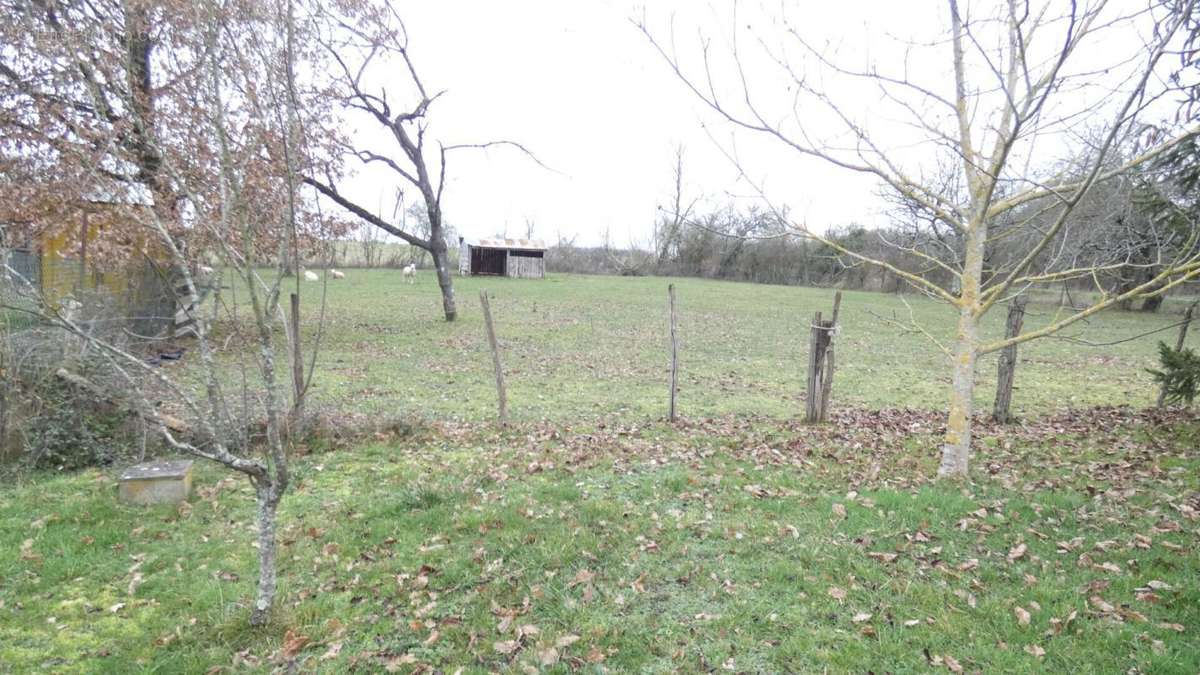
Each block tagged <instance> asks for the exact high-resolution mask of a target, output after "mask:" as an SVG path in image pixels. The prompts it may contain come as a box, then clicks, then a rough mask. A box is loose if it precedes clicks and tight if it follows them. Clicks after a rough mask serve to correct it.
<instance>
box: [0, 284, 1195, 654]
mask: <svg viewBox="0 0 1200 675" xmlns="http://www.w3.org/2000/svg"><path fill="white" fill-rule="evenodd" d="M348 277H349V278H348V279H346V280H345V281H343V282H337V283H332V284H331V285H330V289H331V296H330V298H329V303H328V307H327V319H328V326H329V331H328V332H327V334H326V335H325V336H324V338H323V339H324V343H323V344H324V347H323V350H322V355H321V362H320V363H321V365H320V366H319V368H320V370H319V371H318V373H317V377H316V385H317V389H316V394H315V403H314V405H317V406H320V407H321V408H322V409H323V410H324V411H325V414H328V415H332V416H335V417H336V416H339V415H341V416H344V417H348V418H350V419H351V420H362V419H363V418H365V417H374V418H375V419H376V420H385V419H386V420H391V419H408V420H413V421H414V422H413V425H414V426H412V427H411V428H409V427H400V428H402V429H407V431H405V432H404V433H405V435H403V436H401V437H396V436H388V435H386V434H381V435H379V436H377V437H372V438H373V440H372V441H371V442H370V444H368V445H366V446H364V447H344V448H342V449H339V450H336V451H332V450H328V449H326V448H325V447H324V446H325V445H327V444H326V443H323V442H321V443H316V442H314V443H313V446H312V447H303V446H302V447H300V448H298V449H297V452H298V456H297V458H296V460H295V478H294V483H293V489H292V490H291V491H290V492H289V494H288V496H287V497H286V499H285V500H284V503H283V505H282V507H281V511H280V541H281V554H280V578H281V588H280V596H279V600H278V603H277V606H276V613H275V620H274V622H273V623H272V625H271V626H269V627H267V628H264V629H261V630H255V629H251V628H250V627H249V626H248V623H247V618H248V614H249V602H250V598H251V596H252V592H253V583H254V579H255V560H256V558H255V550H254V548H253V546H252V544H253V541H254V528H253V512H254V505H253V495H252V491H251V489H250V486H249V485H248V484H247V483H246V482H245V481H243V480H240V479H237V478H234V477H231V476H230V474H228V473H225V472H222V471H220V470H219V469H218V468H216V467H214V466H211V465H201V464H198V472H197V480H196V485H197V487H196V490H195V494H194V495H193V497H192V498H191V499H190V500H189V501H188V502H187V503H186V504H184V505H182V506H181V507H179V508H171V507H157V508H136V507H130V506H125V505H122V504H120V503H119V502H117V500H116V498H115V497H116V481H115V468H114V469H107V470H92V471H86V472H81V473H75V474H64V475H50V474H34V475H28V476H24V477H21V478H20V480H19V481H18V482H16V483H13V484H8V485H3V486H0V673H4V672H14V673H15V672H78V673H85V672H86V673H91V672H114V673H118V672H119V673H124V672H131V671H150V672H186V673H192V672H251V671H272V670H277V669H282V670H284V671H285V672H292V671H300V672H330V673H335V672H345V671H348V670H352V669H357V670H359V671H363V672H373V671H378V670H389V671H398V672H445V673H454V672H458V671H459V670H460V669H461V670H462V672H464V673H467V672H537V671H546V672H568V671H580V672H603V671H606V670H607V671H608V672H686V673H691V672H704V671H711V670H722V671H726V670H727V671H730V672H813V671H821V672H824V671H830V672H867V671H874V672H884V671H886V672H924V671H928V670H931V669H934V670H936V669H948V670H951V671H954V670H959V669H961V670H962V671H965V672H974V671H981V672H1039V671H1053V672H1059V671H1071V672H1097V673H1101V672H1103V673H1107V672H1133V671H1136V672H1156V673H1158V672H1167V673H1171V672H1179V673H1195V672H1197V670H1198V669H1200V636H1198V631H1200V584H1198V583H1197V582H1198V580H1200V555H1198V548H1197V547H1198V545H1200V542H1197V539H1196V532H1197V521H1198V520H1200V427H1197V425H1196V422H1195V418H1194V415H1192V416H1191V417H1189V416H1188V415H1189V414H1188V413H1185V412H1183V411H1174V412H1163V413H1158V412H1143V413H1137V412H1133V409H1134V408H1136V407H1140V406H1143V405H1145V404H1147V403H1149V402H1150V401H1152V399H1153V396H1154V393H1155V392H1154V390H1153V388H1152V386H1151V383H1150V380H1149V377H1148V376H1147V375H1146V374H1145V373H1144V371H1143V369H1144V368H1146V367H1148V366H1152V365H1153V359H1154V342H1155V339H1156V338H1155V337H1149V338H1142V339H1139V340H1135V341H1129V342H1119V343H1118V344H1113V345H1109V346H1105V347H1095V348H1089V347H1083V346H1080V345H1078V344H1072V343H1068V342H1063V341H1048V340H1047V341H1041V342H1038V343H1036V344H1033V345H1030V346H1028V347H1023V348H1022V352H1021V354H1022V360H1021V363H1020V366H1019V370H1018V375H1017V378H1018V379H1017V382H1018V388H1017V392H1016V397H1015V399H1016V401H1015V403H1016V408H1017V410H1018V412H1019V413H1020V414H1021V415H1022V416H1023V418H1024V419H1023V423H1022V424H1021V425H1018V426H1013V427H1008V428H997V427H992V426H989V425H987V424H984V423H982V422H981V423H980V425H979V429H978V434H977V444H976V457H975V459H974V463H973V469H972V475H971V480H970V481H969V482H966V483H957V484H956V483H936V482H933V481H932V480H931V478H932V476H933V475H934V473H935V470H936V466H937V454H938V451H937V447H938V442H939V427H940V425H941V424H942V423H943V418H942V415H941V413H939V412H938V411H937V409H938V408H941V407H942V406H943V400H944V398H945V397H946V389H947V382H946V376H947V370H946V368H945V364H944V357H942V356H941V354H940V352H938V351H937V349H936V347H934V346H933V345H932V344H931V343H929V342H928V341H927V339H926V338H924V337H921V336H917V335H912V334H907V333H903V332H901V331H899V330H898V329H897V328H895V327H893V326H890V325H888V324H886V323H885V322H882V321H881V320H880V319H879V318H877V316H888V317H891V316H893V314H895V315H896V316H897V317H898V318H901V319H904V318H907V316H908V309H907V308H906V307H905V305H904V303H903V302H902V301H901V300H900V299H898V298H897V297H895V296H888V295H879V294H870V293H857V292H854V293H847V294H846V297H845V300H844V302H843V314H842V316H843V332H842V335H841V336H840V338H839V340H838V343H837V344H838V365H839V374H838V379H837V382H836V384H835V405H836V410H835V411H834V416H833V419H832V423H831V424H828V425H823V426H819V427H817V426H804V425H800V424H797V423H796V421H795V419H796V413H797V411H798V410H799V409H800V407H801V403H800V401H799V398H798V395H799V393H800V390H801V383H802V380H803V363H804V354H805V349H806V344H807V326H808V323H809V320H810V318H811V315H812V313H813V312H814V311H818V310H822V311H828V309H829V305H830V302H831V297H832V293H831V292H830V291H821V290H814V289H803V288H786V287H772V286H751V285H746V284H732V283H721V282H709V281H702V280H676V281H675V283H677V285H678V294H679V304H680V309H681V320H680V329H681V334H682V346H681V352H680V353H681V360H682V374H681V385H682V391H681V397H680V406H681V410H682V414H683V420H682V421H681V422H680V423H679V424H678V425H675V426H670V425H666V424H664V423H663V422H662V421H661V418H662V417H663V414H664V409H665V398H666V397H665V395H664V393H665V391H664V390H665V380H666V358H665V354H666V335H665V333H666V330H665V328H666V318H665V312H664V309H665V300H666V284H667V283H668V282H667V280H663V279H629V278H611V277H566V276H554V277H551V278H550V279H547V280H545V281H540V282H539V281H512V280H502V279H492V280H486V281H481V280H477V279H467V280H458V295H459V302H460V311H461V319H460V321H459V322H457V323H455V324H446V323H445V322H443V321H441V320H440V319H439V316H438V311H439V302H438V298H437V291H436V288H435V286H434V283H433V279H432V278H431V276H430V275H428V274H426V275H424V276H423V277H422V278H421V279H420V281H419V282H418V284H417V285H415V286H409V285H407V284H404V283H403V282H402V280H401V278H400V276H399V274H398V273H397V272H395V271H371V272H367V271H360V270H351V271H349V273H348ZM481 287H486V288H487V289H488V290H489V291H490V292H491V293H492V294H493V295H494V298H495V299H494V300H493V301H492V307H493V311H495V312H496V315H497V323H498V330H499V332H500V334H501V336H502V342H503V346H504V350H505V364H506V370H507V373H508V380H509V384H510V387H511V392H510V408H511V411H512V414H513V416H514V417H515V418H516V424H515V425H514V426H513V427H511V428H509V429H507V430H503V431H499V430H497V429H496V428H494V427H493V426H492V425H491V424H490V422H489V420H490V419H491V417H492V416H493V414H494V413H493V411H494V400H495V399H494V390H493V383H492V380H491V363H490V358H489V356H488V354H487V351H486V341H485V339H484V336H483V329H482V325H481V318H480V315H479V306H478V292H479V289H480V288H481ZM307 288H308V289H309V293H308V295H307V297H306V299H305V307H304V313H305V317H306V323H305V330H306V336H307V337H306V339H307V340H308V341H309V342H310V344H311V341H312V338H313V330H314V328H315V323H314V320H315V317H316V316H317V313H318V304H317V298H316V297H315V296H316V294H315V293H313V292H312V291H315V290H316V289H317V288H318V286H317V285H314V284H308V285H307ZM910 302H911V305H912V309H913V312H914V314H915V316H916V317H917V319H918V320H920V321H922V322H923V323H925V324H926V325H927V326H928V327H929V328H930V329H931V330H932V331H933V332H934V333H935V334H936V335H939V336H945V335H946V334H947V333H948V328H947V327H945V326H943V327H942V328H940V329H939V328H937V327H936V326H937V321H942V322H944V321H945V320H947V319H948V318H949V312H948V311H947V310H946V309H945V308H944V307H941V306H938V305H935V304H933V303H931V302H929V301H925V300H920V299H912V298H910ZM1054 311H1055V310H1054V309H1053V308H1051V307H1048V306H1041V305H1034V306H1033V307H1032V308H1031V312H1030V317H1029V323H1030V324H1031V325H1037V324H1038V323H1042V322H1045V321H1048V320H1050V318H1051V315H1052V314H1053V312H1054ZM1175 320H1176V319H1175V318H1174V317H1172V316H1169V315H1164V316H1143V315H1140V314H1125V313H1118V312H1110V313H1106V314H1103V315H1101V316H1100V317H1099V318H1098V319H1096V320H1095V321H1093V322H1091V323H1090V324H1089V325H1088V326H1086V327H1083V328H1084V329H1085V330H1084V333H1083V337H1085V338H1086V339H1088V340H1091V341H1094V342H1114V341H1118V340H1121V339H1122V338H1125V337H1129V336H1132V335H1136V334H1138V333H1141V332H1144V331H1146V330H1151V329H1153V328H1155V327H1161V326H1168V325H1170V324H1171V323H1173V322H1174V321H1175ZM1002 322H1003V312H1002V311H1001V312H1000V313H998V314H996V315H994V316H992V317H991V318H990V323H989V326H988V331H989V332H990V333H991V334H993V335H995V334H996V333H998V331H999V330H1000V328H1001V324H1002ZM218 333H219V337H220V338H221V341H220V342H221V344H223V345H225V344H228V345H230V349H231V350H234V351H231V352H227V353H226V355H225V357H226V358H232V355H233V354H234V353H235V352H236V349H238V346H239V341H238V340H237V339H236V336H235V335H233V334H232V331H231V327H230V325H228V324H224V325H221V326H219V327H218ZM1163 335H1164V336H1167V337H1170V336H1172V335H1173V334H1172V333H1171V332H1168V333H1164V334H1163ZM243 344H244V343H243ZM164 367H170V368H179V367H185V368H186V367H187V366H186V362H185V364H183V365H182V366H180V365H172V366H164ZM994 367H995V362H994V359H988V360H985V362H984V363H983V364H982V366H981V368H980V387H979V399H980V401H979V402H980V403H981V404H987V403H988V402H989V400H990V397H991V393H992V392H991V385H992V382H991V378H992V377H993V372H994ZM1120 404H1129V405H1131V406H1133V407H1134V408H1130V407H1097V406H1106V405H1108V406H1112V405H1120ZM1084 407H1086V409H1082V408H1084ZM1067 408H1075V409H1076V410H1075V411H1074V412H1071V413H1065V412H1063V411H1064V410H1065V409H1067ZM339 411H341V412H340V413H339ZM369 426H370V425H369ZM371 428H380V429H386V428H387V427H386V425H383V424H377V425H373V426H372V427H371Z"/></svg>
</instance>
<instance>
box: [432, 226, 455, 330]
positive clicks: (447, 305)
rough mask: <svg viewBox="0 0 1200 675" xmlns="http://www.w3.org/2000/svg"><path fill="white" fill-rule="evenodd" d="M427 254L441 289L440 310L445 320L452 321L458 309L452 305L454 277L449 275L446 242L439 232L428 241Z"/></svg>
mask: <svg viewBox="0 0 1200 675" xmlns="http://www.w3.org/2000/svg"><path fill="white" fill-rule="evenodd" d="M429 254H430V256H431V257H432V258H433V267H434V269H435V270H436V271H437V280H438V287H439V288H441V289H442V310H443V311H444V312H445V314H446V320H447V321H454V320H455V319H457V318H458V309H457V308H456V307H455V305H454V279H453V278H452V277H451V276H450V266H449V264H448V262H447V255H446V242H445V240H443V239H442V238H441V235H440V234H439V235H438V236H436V237H434V238H433V241H432V242H430V247H429Z"/></svg>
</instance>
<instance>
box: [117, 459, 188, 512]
mask: <svg viewBox="0 0 1200 675" xmlns="http://www.w3.org/2000/svg"><path fill="white" fill-rule="evenodd" d="M191 492H192V460H190V459H178V460H174V461H169V462H148V463H146V464H135V465H134V466H131V467H129V468H128V469H126V470H125V472H124V473H122V474H121V501H123V502H127V503H130V504H174V503H177V502H181V501H183V500H185V499H187V496H188V495H189V494H191Z"/></svg>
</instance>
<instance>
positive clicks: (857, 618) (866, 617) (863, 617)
mask: <svg viewBox="0 0 1200 675" xmlns="http://www.w3.org/2000/svg"><path fill="white" fill-rule="evenodd" d="M850 620H851V621H853V622H854V623H862V622H864V621H870V620H871V615H870V614H868V613H867V612H859V613H858V614H855V615H854V617H853V618H851V619H850Z"/></svg>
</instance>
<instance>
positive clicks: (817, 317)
mask: <svg viewBox="0 0 1200 675" xmlns="http://www.w3.org/2000/svg"><path fill="white" fill-rule="evenodd" d="M824 332H825V331H824V329H823V328H822V324H821V313H820V312H817V313H816V314H814V315H813V320H812V325H811V326H810V327H809V331H808V395H807V396H806V397H805V400H804V421H805V422H809V423H812V422H816V421H818V420H820V419H821V395H820V391H821V389H820V387H821V365H822V361H821V338H822V334H823V333H824Z"/></svg>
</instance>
